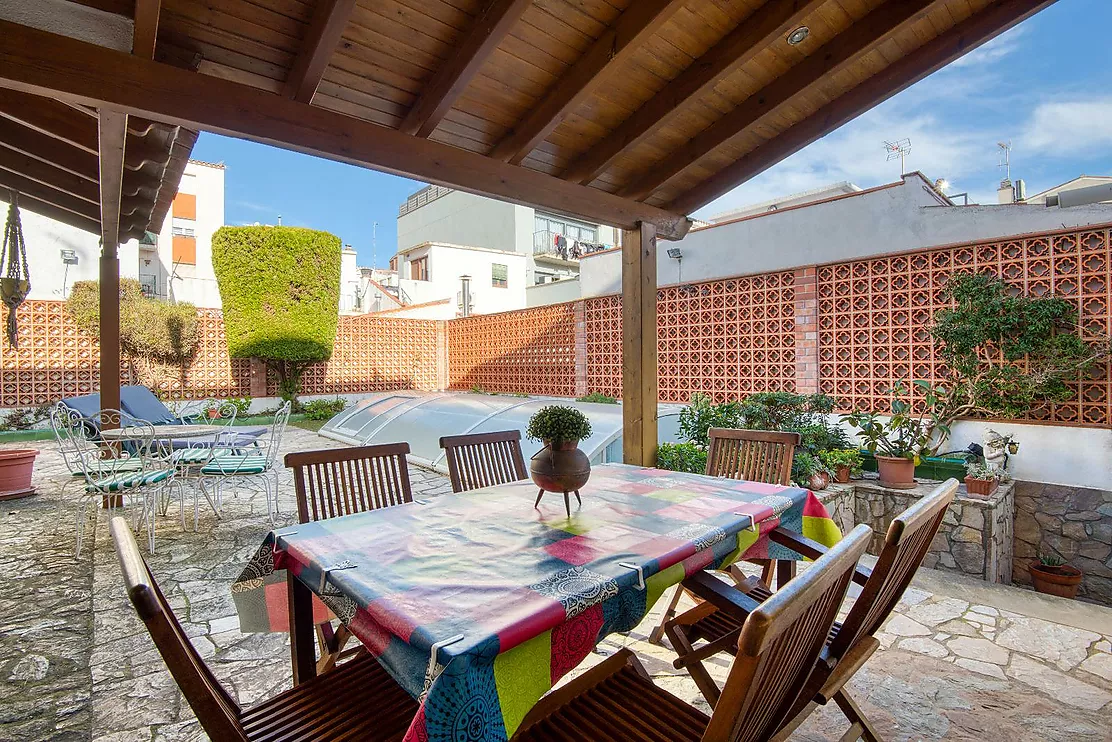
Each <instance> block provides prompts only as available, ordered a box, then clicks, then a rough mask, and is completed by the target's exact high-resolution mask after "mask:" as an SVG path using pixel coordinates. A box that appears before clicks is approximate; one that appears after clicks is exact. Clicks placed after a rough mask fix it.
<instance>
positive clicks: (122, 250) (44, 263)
mask: <svg viewBox="0 0 1112 742" xmlns="http://www.w3.org/2000/svg"><path fill="white" fill-rule="evenodd" d="M0 193H2V194H3V198H0V223H6V221H7V218H8V206H9V204H8V200H7V195H8V192H7V190H0ZM19 221H20V224H21V225H22V226H23V241H24V243H25V244H26V246H27V269H28V271H29V272H30V273H31V294H30V296H29V297H28V298H30V299H53V300H56V301H61V300H64V299H65V298H66V297H68V296H69V292H70V289H72V288H73V284H74V282H75V281H97V280H99V279H100V236H99V235H96V234H93V233H92V232H86V231H85V230H83V229H78V228H77V227H71V226H69V225H68V224H62V223H61V222H58V221H55V220H53V219H50V218H48V217H45V216H40V215H39V214H36V213H35V212H33V211H31V210H30V209H29V208H20V210H19ZM62 250H73V251H74V252H75V253H77V265H68V266H67V265H64V264H63V263H62V257H61V251H62ZM118 252H119V256H120V275H121V276H123V277H124V278H137V277H138V268H137V266H138V254H139V246H138V243H137V242H136V241H135V240H129V241H128V242H126V243H125V244H123V245H120V247H119V251H118Z"/></svg>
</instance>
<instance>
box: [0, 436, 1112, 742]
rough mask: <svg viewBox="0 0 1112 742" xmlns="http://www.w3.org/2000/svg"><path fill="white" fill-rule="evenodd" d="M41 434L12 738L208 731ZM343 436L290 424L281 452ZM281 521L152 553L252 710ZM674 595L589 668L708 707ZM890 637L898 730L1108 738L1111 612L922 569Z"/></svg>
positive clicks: (284, 659)
mask: <svg viewBox="0 0 1112 742" xmlns="http://www.w3.org/2000/svg"><path fill="white" fill-rule="evenodd" d="M37 445H38V446H39V447H40V448H41V449H42V450H43V453H42V455H40V456H39V458H38V461H37V463H36V467H35V484H36V485H37V486H38V488H39V492H40V494H39V495H37V496H36V497H34V498H31V499H27V500H22V501H14V502H6V503H0V564H2V565H3V580H4V583H3V589H2V590H0V740H11V741H12V742H16V741H23V740H104V741H106V742H125V741H127V742H130V741H132V740H136V741H137V740H143V741H144V742H147V741H149V740H165V741H170V740H198V739H204V738H205V736H204V734H203V733H202V732H201V731H200V729H199V727H198V725H197V722H196V720H195V719H194V718H193V714H192V712H191V710H190V709H189V706H188V704H187V703H185V701H184V700H183V698H182V696H181V693H180V692H179V691H178V690H177V687H176V686H175V684H174V681H173V680H172V679H171V677H170V675H169V673H168V672H167V671H166V668H165V666H164V665H163V663H162V660H161V658H160V657H159V655H158V653H157V651H156V650H155V649H154V646H153V644H152V643H151V640H150V638H149V636H148V635H147V633H146V631H145V629H144V628H143V626H142V624H141V623H140V621H139V620H138V619H137V618H136V616H135V614H134V612H133V611H132V609H131V606H130V604H129V603H128V601H127V598H126V596H125V594H124V591H123V588H122V584H121V580H120V574H119V567H118V565H117V563H116V558H115V554H114V552H113V550H112V548H111V544H110V543H109V539H108V535H107V528H106V521H105V518H104V514H103V513H100V514H99V515H100V517H99V520H98V522H97V525H96V527H95V529H91V530H89V531H88V541H87V545H86V549H85V551H84V552H83V554H82V556H81V557H80V558H75V557H74V554H73V549H74V509H73V507H72V502H64V501H63V500H62V498H61V497H60V496H59V491H60V489H61V486H62V484H63V482H64V481H65V480H66V478H67V477H66V472H65V469H64V467H63V465H62V462H61V459H60V457H59V456H58V455H57V454H56V452H55V450H54V447H53V444H52V443H46V442H43V443H40V444H37ZM336 445H338V444H336V443H334V442H332V441H329V440H327V439H325V438H321V437H319V436H317V435H316V434H314V433H310V432H308V431H305V430H301V429H297V428H290V430H289V433H288V434H287V436H286V440H285V441H284V445H283V448H284V449H286V450H291V451H292V450H309V449H314V448H326V447H332V446H336ZM11 447H17V446H11ZM18 447H26V446H25V444H24V445H20V446H18ZM283 471H284V470H283ZM410 473H411V477H412V479H413V488H414V495H415V496H416V497H422V496H424V497H428V496H434V495H437V494H441V493H444V492H447V491H448V490H449V488H448V482H447V479H446V478H445V477H443V476H441V475H439V474H436V473H434V472H429V471H425V470H423V469H419V468H416V467H412V468H411V469H410ZM72 491H74V490H72V489H71V492H72ZM280 501H281V508H282V511H283V515H282V522H283V523H288V522H292V521H293V520H294V516H293V515H292V513H293V512H294V504H293V487H292V484H291V480H290V476H289V475H288V474H284V477H283V486H282V489H281V495H280ZM173 512H174V511H173V510H172V511H171V514H173ZM269 528H270V526H269V524H268V522H267V518H266V505H265V502H264V501H263V498H262V496H261V495H257V496H256V495H252V494H250V493H247V492H240V493H237V494H236V495H235V496H233V494H232V493H231V492H227V493H226V494H225V501H224V506H223V509H222V517H221V518H220V519H217V518H216V517H215V516H214V515H213V514H212V513H211V511H209V512H208V513H207V514H206V513H205V512H202V513H201V521H200V530H199V531H198V532H196V533H195V532H193V530H192V529H189V530H185V531H183V530H182V528H181V524H180V521H179V520H177V519H176V518H175V517H169V518H163V519H160V520H159V522H158V534H157V537H156V538H157V540H156V553H155V555H154V556H153V557H150V560H149V561H150V564H151V568H152V570H153V571H154V573H155V576H156V577H157V578H158V580H159V582H160V584H161V586H162V588H163V590H164V591H165V593H166V595H167V596H168V597H169V599H170V602H171V603H172V605H173V606H174V609H175V610H176V611H177V612H178V615H179V617H180V618H181V620H182V621H183V623H184V626H185V627H186V630H187V633H188V634H189V636H190V637H191V638H192V640H193V642H194V643H195V645H196V646H197V647H198V648H199V650H200V652H201V654H202V655H203V656H204V657H205V659H206V660H207V661H208V662H210V663H211V665H212V667H213V670H214V672H215V673H216V675H217V677H218V678H219V679H220V680H221V681H222V682H225V683H226V684H227V685H228V687H229V688H230V689H231V691H232V693H233V694H234V695H235V696H236V697H237V698H238V700H239V702H240V703H241V704H243V705H249V704H252V703H254V702H256V701H258V700H260V699H263V698H266V697H268V696H270V695H272V694H274V693H276V692H278V691H280V690H283V689H285V688H288V687H289V686H290V659H289V650H288V641H287V639H286V638H285V637H284V636H283V635H281V634H242V633H240V632H239V630H238V626H239V624H238V620H237V618H236V615H235V610H234V606H233V603H232V599H231V594H230V592H229V585H230V583H231V581H232V580H233V579H234V578H235V577H236V576H237V575H238V573H239V571H240V569H241V568H242V566H243V565H244V564H245V562H246V561H247V560H248V558H249V557H250V556H251V555H252V553H253V552H254V551H255V550H256V549H257V548H258V546H259V544H260V543H261V541H262V539H263V537H264V535H265V534H266V532H267V531H268V530H269ZM665 602H666V601H665V600H661V601H660V602H659V603H658V605H657V606H656V608H655V609H654V610H653V611H652V613H651V614H650V616H649V617H648V618H646V620H645V622H644V623H643V624H642V625H641V626H640V627H638V629H637V630H635V631H633V632H631V633H630V634H628V635H614V636H611V637H609V638H607V639H606V640H604V641H603V642H602V644H600V645H599V648H598V652H596V654H595V655H592V657H591V658H589V659H588V661H587V662H585V663H584V666H587V665H589V664H591V662H593V661H597V660H598V659H599V658H601V657H602V656H604V655H605V654H608V653H611V652H613V651H615V650H616V649H617V648H619V647H623V646H626V647H630V648H631V649H632V650H634V651H635V652H636V653H637V654H638V656H640V657H641V658H642V660H643V662H644V664H645V665H646V667H647V668H648V670H649V672H650V673H651V674H652V675H653V676H654V678H655V679H656V681H657V682H658V683H660V684H661V685H662V686H663V687H665V688H666V689H668V690H669V691H671V692H673V693H675V694H676V695H677V696H679V697H680V698H683V699H685V700H688V701H690V702H693V703H696V704H698V705H700V706H703V707H704V708H705V704H703V702H702V699H701V697H700V696H699V695H698V692H697V691H696V689H695V686H694V684H693V683H692V682H691V681H690V679H689V678H688V677H687V676H686V675H685V674H684V673H683V672H681V671H677V670H674V669H673V668H672V666H671V659H672V655H671V652H670V651H669V650H668V649H667V648H666V647H657V646H654V645H652V644H649V643H648V642H647V641H646V638H647V635H648V633H649V631H650V630H651V628H652V627H653V626H654V625H655V624H656V622H657V621H658V620H659V615H660V612H661V611H662V610H663V608H664V605H663V604H664V603H665ZM879 638H880V639H881V642H882V645H883V649H882V650H880V651H878V653H877V654H876V655H874V657H873V658H872V659H871V660H870V662H869V663H868V664H867V665H866V666H865V668H864V669H863V670H862V671H861V672H860V673H858V675H857V677H856V678H855V679H854V680H853V681H852V683H851V689H852V692H853V694H854V696H855V697H856V698H857V699H858V701H859V702H860V703H861V705H862V706H863V707H864V708H865V709H866V711H867V712H868V713H869V714H870V716H871V718H873V720H874V721H875V722H876V723H877V725H878V726H879V727H880V729H881V730H882V731H883V733H884V734H885V736H886V738H889V739H893V740H934V739H963V740H964V739H984V738H985V735H986V734H991V735H992V736H993V738H1004V737H1006V738H1008V739H1009V742H1020V740H1112V643H1110V641H1112V610H1109V609H1105V608H1101V607H1098V606H1092V605H1087V604H1081V603H1075V602H1068V601H1062V600H1059V599H1054V598H1045V597H1042V596H1038V595H1036V594H1034V593H1030V592H1026V591H1021V590H1018V589H1012V588H1005V587H1000V586H989V585H985V584H984V583H971V582H969V581H965V580H961V579H960V578H956V577H953V576H951V575H950V574H948V573H941V572H934V571H932V570H923V571H922V572H921V574H920V577H919V578H918V579H917V581H916V586H915V587H914V588H912V589H911V590H909V592H908V594H907V595H906V596H905V598H904V600H903V602H902V603H901V604H900V606H899V607H898V608H897V612H896V613H895V614H894V615H893V616H892V618H891V620H890V621H889V622H888V624H887V625H886V627H885V629H884V631H883V633H882V634H881V635H880V637H879ZM727 667H728V665H727V662H726V661H725V660H716V661H715V662H713V663H712V665H711V669H712V673H713V674H715V675H717V676H718V679H719V680H721V679H723V678H724V677H725V673H726V669H727ZM844 727H845V723H844V720H843V718H842V717H841V716H840V714H839V713H838V711H837V709H836V708H831V709H824V710H823V712H822V713H820V714H817V715H816V716H815V717H813V718H812V719H811V720H810V721H809V722H808V723H807V724H806V725H805V727H804V728H803V729H802V730H800V732H799V733H798V734H797V735H796V738H797V739H801V740H828V739H838V738H839V736H840V735H841V733H842V731H843V729H844Z"/></svg>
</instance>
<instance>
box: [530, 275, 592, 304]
mask: <svg viewBox="0 0 1112 742" xmlns="http://www.w3.org/2000/svg"><path fill="white" fill-rule="evenodd" d="M579 291H580V289H579V279H578V278H564V279H561V280H559V281H552V282H551V283H541V284H536V285H533V286H529V287H528V288H526V289H525V305H526V306H528V307H543V306H547V305H549V304H563V303H564V302H567V301H575V300H576V299H579V298H580V294H579Z"/></svg>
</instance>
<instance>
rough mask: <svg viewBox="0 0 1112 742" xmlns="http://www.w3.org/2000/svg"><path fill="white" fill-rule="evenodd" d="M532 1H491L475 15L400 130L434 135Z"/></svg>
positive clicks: (426, 86) (427, 83) (422, 135)
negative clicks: (465, 33)
mask: <svg viewBox="0 0 1112 742" xmlns="http://www.w3.org/2000/svg"><path fill="white" fill-rule="evenodd" d="M532 4H533V0H490V1H489V2H488V3H487V4H486V7H484V8H483V10H482V11H481V12H480V13H479V15H477V16H476V17H475V20H474V22H473V23H472V24H471V28H470V29H469V30H468V31H467V35H466V36H465V37H464V38H463V40H462V41H461V42H460V43H459V44H458V45H457V46H456V48H455V51H454V52H453V54H452V57H451V58H450V59H448V60H447V61H445V62H444V64H442V65H440V67H439V68H438V69H437V70H436V72H435V73H433V75H432V77H431V78H430V79H429V81H428V82H426V83H425V86H424V88H423V89H422V91H421V95H420V97H418V98H417V102H415V103H414V104H413V107H412V108H410V109H409V112H408V113H407V114H406V115H405V118H404V119H403V120H402V123H401V125H400V126H399V127H398V131H401V132H404V133H406V134H415V135H416V136H419V137H427V136H428V135H429V134H432V132H433V131H434V130H435V129H436V127H437V125H438V124H439V123H440V121H441V120H442V119H443V118H444V116H445V115H446V114H447V113H448V111H449V110H450V109H451V108H452V104H454V103H455V102H456V99H457V98H459V96H460V95H461V94H462V93H463V91H464V90H465V89H466V88H467V85H468V84H469V83H470V82H471V80H472V78H474V77H475V75H477V74H478V73H479V70H480V69H481V68H482V66H483V64H484V63H485V62H486V60H487V58H488V57H489V56H490V55H491V53H492V52H493V51H494V50H495V49H496V48H498V45H499V44H500V43H502V39H504V38H505V37H506V34H508V33H509V32H510V29H511V28H513V26H514V24H515V23H517V21H518V19H520V18H521V15H522V13H524V12H525V11H526V10H527V9H528V8H529V7H530V6H531V5H532Z"/></svg>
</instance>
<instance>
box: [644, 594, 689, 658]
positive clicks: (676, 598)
mask: <svg viewBox="0 0 1112 742" xmlns="http://www.w3.org/2000/svg"><path fill="white" fill-rule="evenodd" d="M681 595H683V585H676V592H675V593H674V594H673V595H672V600H671V601H670V602H669V603H668V609H667V610H665V611H664V616H663V617H662V618H661V619H660V623H658V624H657V625H656V628H655V629H653V630H652V633H651V634H649V643H650V644H660V640H661V638H663V637H664V624H666V623H668V622H669V621H671V620H672V619H673V618H675V617H676V606H678V605H679V603H680V596H681Z"/></svg>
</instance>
